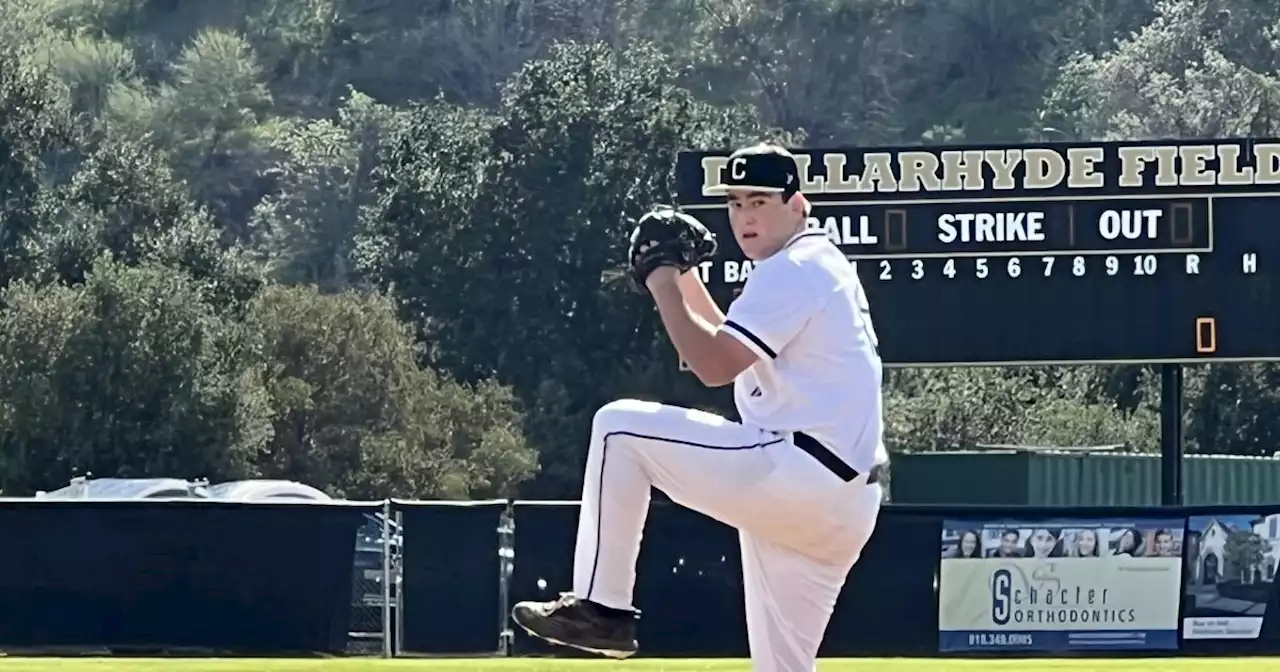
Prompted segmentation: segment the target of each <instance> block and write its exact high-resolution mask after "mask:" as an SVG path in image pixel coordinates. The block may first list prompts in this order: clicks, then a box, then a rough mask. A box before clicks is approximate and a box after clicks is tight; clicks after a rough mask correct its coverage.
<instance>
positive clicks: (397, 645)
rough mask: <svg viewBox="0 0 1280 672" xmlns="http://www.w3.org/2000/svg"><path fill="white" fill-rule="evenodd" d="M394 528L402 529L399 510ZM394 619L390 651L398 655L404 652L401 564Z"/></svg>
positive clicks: (401, 539)
mask: <svg viewBox="0 0 1280 672" xmlns="http://www.w3.org/2000/svg"><path fill="white" fill-rule="evenodd" d="M396 529H397V530H404V516H403V515H401V514H400V512H399V511H396ZM400 534H401V536H400V553H401V555H403V554H404V543H405V538H404V533H403V532H401V533H400ZM402 565H403V563H402ZM394 621H395V626H394V634H395V636H394V637H393V638H392V640H393V645H394V646H393V649H392V652H393V653H392V655H393V656H395V657H399V656H400V655H402V654H403V653H404V648H403V644H402V642H404V569H403V566H402V567H401V570H400V571H398V572H396V610H395V619H394Z"/></svg>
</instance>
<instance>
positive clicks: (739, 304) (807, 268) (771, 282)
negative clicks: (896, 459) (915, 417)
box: [720, 230, 888, 473]
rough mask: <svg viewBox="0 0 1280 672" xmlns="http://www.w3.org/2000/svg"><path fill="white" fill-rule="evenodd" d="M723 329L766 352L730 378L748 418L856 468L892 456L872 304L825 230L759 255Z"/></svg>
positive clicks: (860, 469)
mask: <svg viewBox="0 0 1280 672" xmlns="http://www.w3.org/2000/svg"><path fill="white" fill-rule="evenodd" d="M720 329H721V330H723V331H726V332H728V333H729V334H731V335H733V336H734V337H736V338H737V339H738V340H739V341H741V342H742V343H743V344H744V345H746V346H747V347H748V348H750V349H751V350H752V351H753V352H755V353H756V355H757V356H759V357H760V360H759V361H758V362H756V363H755V364H754V365H752V366H751V367H750V368H748V369H747V370H746V371H743V372H742V373H741V374H739V375H738V377H737V379H736V380H734V390H733V396H734V402H735V403H736V405H737V407H738V413H739V415H740V416H741V417H742V422H743V423H744V424H748V425H754V426H757V427H761V428H763V429H766V430H772V431H776V432H804V433H805V434H808V435H809V436H812V437H813V438H814V439H816V440H818V441H819V442H820V443H822V444H823V445H824V446H826V447H827V448H828V449H829V450H831V451H832V452H834V453H836V454H837V455H839V456H840V457H841V458H842V459H843V460H844V461H845V462H847V463H848V464H849V466H851V467H853V468H854V469H855V470H857V471H858V472H860V473H867V472H869V471H870V470H871V467H872V466H873V465H875V464H878V463H881V462H884V461H887V460H888V455H887V454H886V452H885V449H884V419H883V418H884V414H883V405H884V404H883V397H882V394H881V378H882V367H881V363H880V355H879V353H878V352H877V347H878V345H879V344H878V340H877V338H876V333H875V327H874V326H873V325H872V322H871V308H870V305H869V304H868V302H867V297H866V294H865V293H864V291H863V288H862V282H861V280H859V278H858V273H857V270H856V268H855V267H854V265H853V264H851V263H850V262H849V260H848V259H846V258H845V256H844V254H843V253H841V252H840V250H839V249H838V248H837V247H836V246H835V245H834V244H832V243H831V241H830V240H829V239H828V238H827V235H826V233H825V232H823V231H811V230H806V231H803V232H801V233H799V234H796V235H795V236H794V237H792V238H791V239H790V240H789V241H787V244H786V245H784V246H783V248H782V249H781V250H779V251H778V252H777V253H776V254H774V255H773V256H771V257H769V258H767V259H764V260H762V261H759V262H757V263H756V264H755V266H754V268H752V270H751V276H750V277H749V278H748V279H747V282H746V285H745V286H744V287H743V291H742V294H741V295H740V296H739V297H738V298H737V299H735V300H734V301H733V303H732V304H730V306H729V312H728V314H726V315H725V322H724V324H723V325H721V327H720Z"/></svg>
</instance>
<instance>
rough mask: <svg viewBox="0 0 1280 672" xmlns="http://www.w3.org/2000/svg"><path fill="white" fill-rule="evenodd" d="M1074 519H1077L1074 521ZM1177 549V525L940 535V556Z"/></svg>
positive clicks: (985, 529) (1157, 553) (1151, 554)
mask: <svg viewBox="0 0 1280 672" xmlns="http://www.w3.org/2000/svg"><path fill="white" fill-rule="evenodd" d="M1077 524H1078V523H1077ZM1181 553H1182V529H1181V528H1177V527H1172V526H1170V527H1147V526H1142V525H1126V526H1123V527H1110V528H1106V527H1098V528H1093V527H1063V526H1058V525H1044V526H1039V527H1021V526H1020V527H1012V526H1010V527H1003V526H991V525H988V526H976V525H975V526H970V527H964V528H959V527H956V528H948V529H946V530H944V531H943V535H942V557H944V558H955V559H960V558H1104V557H1107V556H1128V557H1134V558H1171V557H1180V556H1181Z"/></svg>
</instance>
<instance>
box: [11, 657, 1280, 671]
mask: <svg viewBox="0 0 1280 672" xmlns="http://www.w3.org/2000/svg"><path fill="white" fill-rule="evenodd" d="M818 669H819V670H820V671H821V672H862V671H864V670H865V671H868V672H880V671H881V670H884V671H885V672H936V671H944V672H950V671H953V670H954V671H958V672H966V671H973V672H978V671H979V670H982V671H983V672H991V671H992V670H995V671H996V672H1001V671H1004V670H1008V671H1009V672H1013V671H1014V670H1017V671H1018V672H1038V671H1043V672H1086V671H1094V670H1096V671H1098V672H1200V671H1204V672H1208V670H1217V671H1219V672H1237V671H1239V672H1245V671H1246V670H1248V671H1249V672H1254V671H1256V670H1278V671H1280V658H1197V659H1190V660H1176V659H1167V658H1166V659H1158V660H1137V659H1132V660H1114V661H1113V660H999V661H997V660H944V659H935V660H907V659H858V660H835V659H831V660H823V661H821V662H820V663H819V664H818ZM365 670H372V671H375V672H377V671H386V672H490V671H492V672H561V671H565V672H606V671H609V670H612V671H613V672H731V671H733V672H746V671H748V670H750V666H749V665H748V664H747V662H746V661H744V660H627V661H620V662H615V661H600V662H597V661H584V660H556V659H500V660H364V659H342V660H279V659H265V660H264V659H225V660H210V659H197V658H167V659H157V658H146V659H127V658H0V672H364V671H365Z"/></svg>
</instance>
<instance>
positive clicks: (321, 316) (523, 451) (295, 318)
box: [248, 287, 537, 499]
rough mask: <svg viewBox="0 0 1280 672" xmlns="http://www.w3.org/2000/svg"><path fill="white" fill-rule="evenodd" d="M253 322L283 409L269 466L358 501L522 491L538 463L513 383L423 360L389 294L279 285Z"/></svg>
mask: <svg viewBox="0 0 1280 672" xmlns="http://www.w3.org/2000/svg"><path fill="white" fill-rule="evenodd" d="M248 324H249V325H251V329H252V331H253V332H254V333H255V334H256V335H257V337H258V338H259V339H260V341H259V342H260V344H261V347H262V348H263V350H262V352H263V356H264V362H265V369H264V375H265V386H266V389H267V390H268V393H269V395H270V400H271V408H272V412H271V424H272V429H273V432H272V439H271V442H270V444H269V446H268V448H267V450H265V451H264V452H263V453H262V454H261V456H260V458H259V459H258V460H257V462H256V463H255V464H256V468H257V470H258V471H259V472H260V473H262V474H263V475H265V476H268V477H273V478H288V479H293V480H298V481H302V482H305V483H308V484H310V485H313V486H315V487H318V488H321V489H323V490H325V491H326V492H331V493H335V494H339V495H344V496H347V497H352V498H365V499H376V498H382V497H390V496H400V497H454V498H467V497H475V496H486V495H487V496H500V495H502V496H505V495H511V494H514V490H513V489H514V487H515V486H516V485H518V484H519V483H520V482H521V481H523V480H525V479H527V478H528V477H530V476H532V475H533V473H534V472H535V471H536V468H537V454H536V453H535V452H534V451H533V450H532V449H531V448H529V447H528V446H527V445H526V444H525V441H524V437H523V436H522V434H521V431H520V423H521V420H522V418H521V416H520V413H519V411H518V410H517V408H516V404H515V400H514V398H513V397H512V396H511V392H510V390H509V389H506V388H503V387H501V386H498V385H496V384H494V383H492V382H490V381H484V382H481V383H479V384H477V385H475V386H467V385H460V384H457V383H455V382H453V381H451V380H449V379H448V378H446V377H443V376H440V375H438V374H436V373H435V372H434V371H431V370H430V369H422V368H420V367H419V366H418V365H417V363H416V362H415V361H414V347H413V339H412V335H411V333H410V331H409V330H408V329H406V328H405V326H404V325H403V324H401V323H400V322H399V321H398V319H397V318H396V315H395V306H394V305H393V304H392V303H391V302H389V301H388V300H386V299H385V298H384V297H378V296H369V295H362V294H358V293H354V292H345V293H341V294H333V295H325V294H322V293H320V292H319V291H318V290H317V289H315V288H311V287H293V288H283V287H270V288H268V289H266V290H265V291H264V292H263V293H262V294H261V295H260V296H259V297H257V298H256V299H255V300H254V302H253V306H252V309H251V310H250V313H249V318H248Z"/></svg>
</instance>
